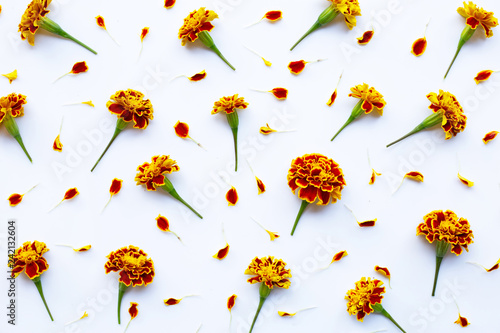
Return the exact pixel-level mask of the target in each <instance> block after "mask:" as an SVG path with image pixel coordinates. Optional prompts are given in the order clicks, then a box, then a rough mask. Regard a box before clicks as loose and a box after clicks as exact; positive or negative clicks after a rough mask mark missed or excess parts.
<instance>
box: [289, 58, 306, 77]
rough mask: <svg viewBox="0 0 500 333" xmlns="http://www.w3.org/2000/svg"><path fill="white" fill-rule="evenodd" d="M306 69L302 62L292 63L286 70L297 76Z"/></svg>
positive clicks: (304, 63)
mask: <svg viewBox="0 0 500 333" xmlns="http://www.w3.org/2000/svg"><path fill="white" fill-rule="evenodd" d="M305 67H306V62H305V61H304V60H299V61H292V62H291V63H289V64H288V69H289V70H290V72H291V73H293V74H295V75H298V74H300V73H301V72H302V71H303V70H304V68H305Z"/></svg>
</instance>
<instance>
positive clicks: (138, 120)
mask: <svg viewBox="0 0 500 333" xmlns="http://www.w3.org/2000/svg"><path fill="white" fill-rule="evenodd" d="M109 99H110V100H111V101H108V102H107V103H106V107H107V108H108V110H109V112H111V113H113V114H116V115H117V116H118V118H120V119H122V120H123V121H125V122H127V123H128V122H131V121H132V120H133V121H134V128H140V129H145V128H146V127H148V125H149V121H150V120H152V119H153V105H152V104H151V101H150V100H149V99H144V94H143V93H141V92H139V91H137V90H133V89H127V90H120V91H117V92H116V93H115V94H114V95H112V96H111V97H110V98H109Z"/></svg>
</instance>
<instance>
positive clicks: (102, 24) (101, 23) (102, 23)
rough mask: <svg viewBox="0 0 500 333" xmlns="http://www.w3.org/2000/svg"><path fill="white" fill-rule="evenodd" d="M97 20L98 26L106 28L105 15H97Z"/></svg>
mask: <svg viewBox="0 0 500 333" xmlns="http://www.w3.org/2000/svg"><path fill="white" fill-rule="evenodd" d="M95 21H96V23H97V25H98V26H100V27H101V28H103V29H104V30H106V24H105V23H104V17H102V16H101V15H99V16H96V17H95Z"/></svg>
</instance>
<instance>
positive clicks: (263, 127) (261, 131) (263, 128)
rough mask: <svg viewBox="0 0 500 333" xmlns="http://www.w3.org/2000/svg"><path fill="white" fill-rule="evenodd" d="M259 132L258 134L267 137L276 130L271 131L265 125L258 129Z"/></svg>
mask: <svg viewBox="0 0 500 333" xmlns="http://www.w3.org/2000/svg"><path fill="white" fill-rule="evenodd" d="M259 132H260V134H264V135H268V134H271V133H274V132H277V130H275V129H272V128H271V127H269V124H266V126H262V127H261V128H260V129H259Z"/></svg>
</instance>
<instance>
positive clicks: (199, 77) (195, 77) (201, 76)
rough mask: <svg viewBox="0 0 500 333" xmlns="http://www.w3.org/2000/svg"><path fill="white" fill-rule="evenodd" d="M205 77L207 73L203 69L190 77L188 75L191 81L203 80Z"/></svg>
mask: <svg viewBox="0 0 500 333" xmlns="http://www.w3.org/2000/svg"><path fill="white" fill-rule="evenodd" d="M206 77H207V73H206V72H205V70H203V71H201V72H199V73H197V74H195V75H193V76H191V77H188V79H189V81H193V82H196V81H201V80H203V79H204V78H206Z"/></svg>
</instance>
